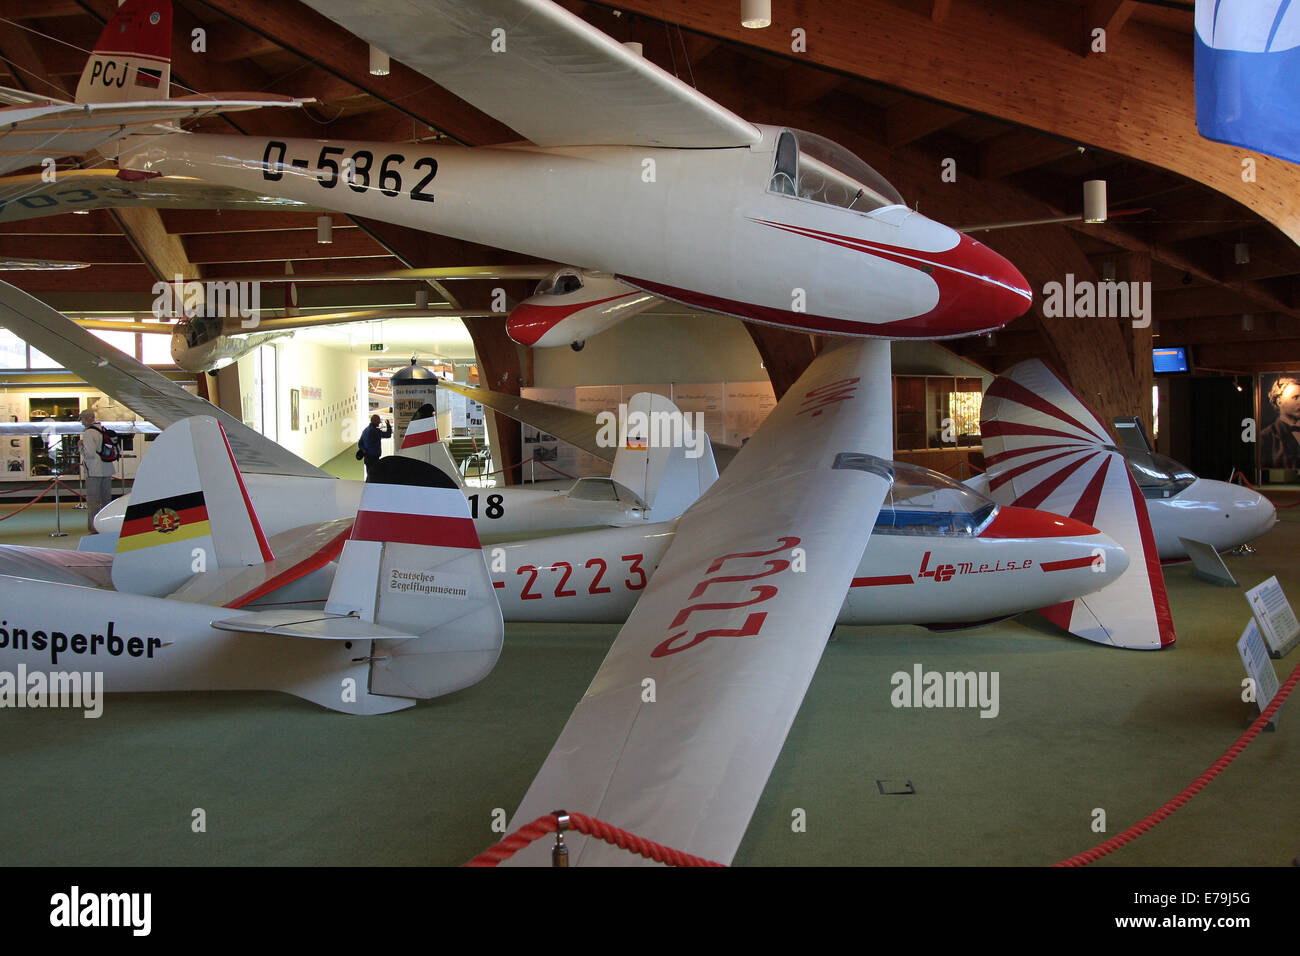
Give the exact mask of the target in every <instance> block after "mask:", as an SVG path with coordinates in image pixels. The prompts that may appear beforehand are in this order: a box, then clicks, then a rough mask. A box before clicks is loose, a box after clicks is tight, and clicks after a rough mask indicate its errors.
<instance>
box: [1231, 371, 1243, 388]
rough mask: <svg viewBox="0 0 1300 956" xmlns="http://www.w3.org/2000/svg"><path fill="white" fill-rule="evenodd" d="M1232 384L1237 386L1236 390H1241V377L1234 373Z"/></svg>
mask: <svg viewBox="0 0 1300 956" xmlns="http://www.w3.org/2000/svg"><path fill="white" fill-rule="evenodd" d="M1232 384H1233V385H1235V386H1236V387H1237V391H1239V392H1240V391H1242V387H1241V379H1239V378H1237V377H1236V376H1235V375H1234V376H1233V377H1232Z"/></svg>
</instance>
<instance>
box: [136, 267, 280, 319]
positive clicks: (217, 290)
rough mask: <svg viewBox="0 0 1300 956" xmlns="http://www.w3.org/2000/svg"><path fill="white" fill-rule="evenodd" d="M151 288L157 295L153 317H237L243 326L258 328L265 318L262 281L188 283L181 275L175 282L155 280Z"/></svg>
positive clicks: (151, 291)
mask: <svg viewBox="0 0 1300 956" xmlns="http://www.w3.org/2000/svg"><path fill="white" fill-rule="evenodd" d="M149 291H150V293H151V294H152V295H153V297H154V300H153V314H154V318H158V319H178V318H180V317H181V316H184V317H185V318H188V319H192V318H194V317H195V316H206V317H208V318H220V319H235V318H237V319H239V320H240V321H239V326H240V328H243V329H252V328H256V327H257V325H258V323H259V322H261V321H262V283H261V282H258V281H255V280H254V281H245V282H236V281H234V280H231V281H227V282H221V281H217V280H208V281H206V282H199V281H198V280H196V279H191V280H189V281H188V282H187V281H186V280H185V277H184V276H180V275H178V276H176V278H175V280H174V281H172V282H155V283H154V284H153V288H151V289H150V290H149Z"/></svg>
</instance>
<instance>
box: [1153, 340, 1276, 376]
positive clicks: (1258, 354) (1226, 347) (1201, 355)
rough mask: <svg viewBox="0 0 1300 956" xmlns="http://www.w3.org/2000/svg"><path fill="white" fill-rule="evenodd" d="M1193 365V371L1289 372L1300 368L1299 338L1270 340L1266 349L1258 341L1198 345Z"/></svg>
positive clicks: (1195, 349)
mask: <svg viewBox="0 0 1300 956" xmlns="http://www.w3.org/2000/svg"><path fill="white" fill-rule="evenodd" d="M1171 344H1173V343H1171ZM1192 363H1193V365H1194V366H1195V367H1196V368H1218V369H1232V370H1239V371H1242V372H1263V371H1278V372H1291V371H1295V370H1296V369H1298V368H1300V338H1290V339H1273V340H1271V341H1269V342H1268V344H1267V346H1266V347H1265V346H1261V345H1260V343H1257V342H1221V343H1216V344H1213V345H1198V346H1196V347H1195V348H1194V349H1193V352H1192Z"/></svg>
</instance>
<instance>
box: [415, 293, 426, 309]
mask: <svg viewBox="0 0 1300 956" xmlns="http://www.w3.org/2000/svg"><path fill="white" fill-rule="evenodd" d="M415 307H416V308H417V309H427V308H428V307H429V290H428V289H416V290H415Z"/></svg>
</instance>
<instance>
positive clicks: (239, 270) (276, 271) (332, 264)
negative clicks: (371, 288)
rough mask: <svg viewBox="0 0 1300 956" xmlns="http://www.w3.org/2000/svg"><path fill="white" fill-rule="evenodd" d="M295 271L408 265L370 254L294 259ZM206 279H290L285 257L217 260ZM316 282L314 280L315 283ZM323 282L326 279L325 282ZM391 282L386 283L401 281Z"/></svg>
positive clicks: (310, 273)
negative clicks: (286, 271)
mask: <svg viewBox="0 0 1300 956" xmlns="http://www.w3.org/2000/svg"><path fill="white" fill-rule="evenodd" d="M290 261H292V262H293V271H294V275H298V276H328V275H338V274H340V273H357V272H387V271H389V270H391V269H401V268H404V266H403V265H402V263H401V261H400V260H399V259H397V258H394V257H391V256H389V257H383V256H380V257H374V256H370V257H366V258H362V259H293V260H290ZM203 277H204V278H205V279H230V278H244V277H247V278H252V279H262V280H264V281H268V282H272V281H275V280H278V279H286V278H287V277H286V276H285V274H284V260H279V261H276V260H268V261H264V262H214V263H211V264H210V265H205V266H204V267H203ZM314 284H316V283H313V285H314ZM322 284H323V283H322ZM398 284H399V283H396V282H388V283H385V285H398Z"/></svg>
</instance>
